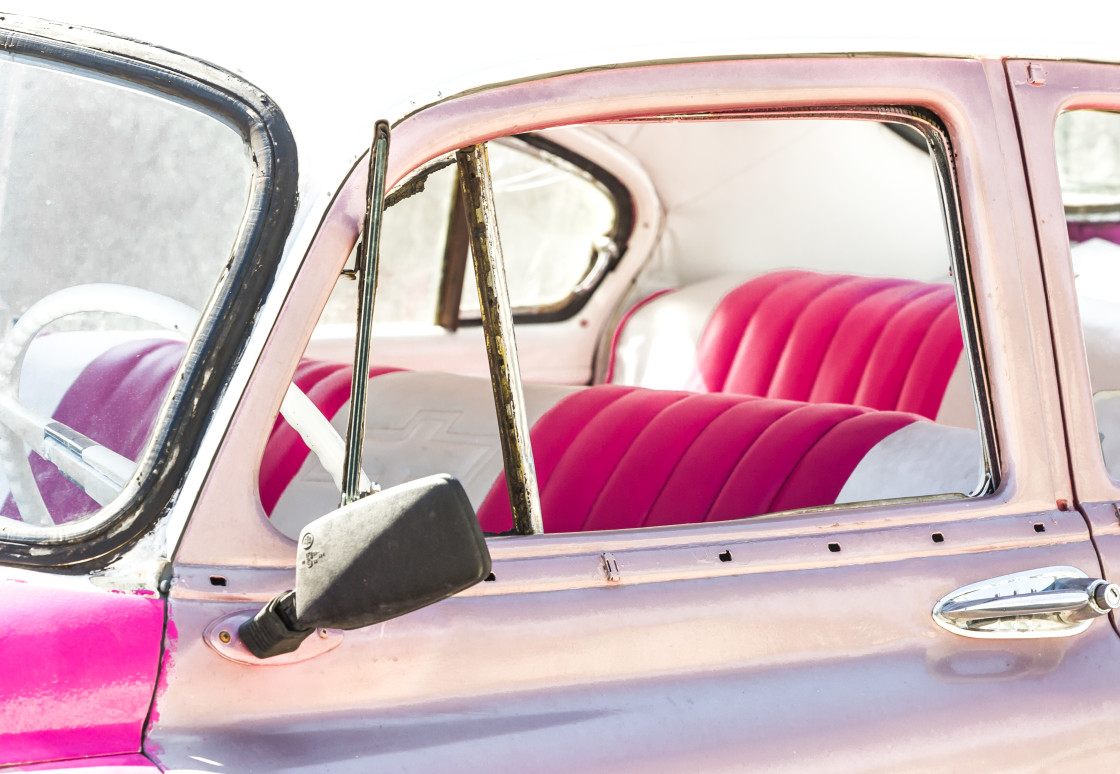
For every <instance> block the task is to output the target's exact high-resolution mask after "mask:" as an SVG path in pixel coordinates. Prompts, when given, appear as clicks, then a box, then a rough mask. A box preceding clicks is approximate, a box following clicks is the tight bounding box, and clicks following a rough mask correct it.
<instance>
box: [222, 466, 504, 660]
mask: <svg viewBox="0 0 1120 774" xmlns="http://www.w3.org/2000/svg"><path fill="white" fill-rule="evenodd" d="M489 574H490V552H489V551H488V550H487V548H486V540H485V538H483V536H482V530H481V528H480V527H479V524H478V519H477V518H476V517H475V513H474V509H473V508H471V504H470V500H468V499H467V493H466V492H465V491H463V487H462V485H461V484H460V483H459V482H458V481H457V480H456V479H454V478H451V477H450V476H446V475H439V476H430V477H428V478H422V479H418V480H416V481H412V482H410V483H407V484H402V485H401V486H396V487H393V488H392V489H386V490H385V491H384V492H380V493H378V494H373V495H369V496H367V497H363V498H362V499H360V500H357V501H356V502H353V503H351V504H350V505H347V506H345V507H343V508H339V509H338V510H336V511H333V512H331V513H328V514H327V515H326V516H323V517H321V518H318V519H316V520H315V521H313V522H311V523H310V524H308V525H307V526H306V527H304V529H303V531H302V532H300V535H299V547H298V549H297V554H296V588H295V591H286V592H284V593H283V594H280V595H279V596H277V597H275V598H273V599H272V601H270V602H269V603H268V604H267V605H266V606H265V607H264V608H263V609H262V610H261V611H260V612H259V613H257V614H256V615H255V616H254V617H253V618H251V619H249V620H248V621H245V623H243V624H242V625H241V627H240V628H239V629H238V634H239V635H240V637H241V640H242V642H244V643H245V646H246V647H247V648H248V649H249V651H250V652H251V653H252V654H253V655H254V656H256V657H257V658H262V659H263V658H270V657H272V656H279V655H280V654H282V653H290V652H292V651H294V650H295V649H296V648H298V647H299V645H300V643H301V642H303V640H304V639H305V638H306V637H307V636H308V635H309V634H311V632H313V631H314V630H315V629H316V628H319V627H323V628H328V629H359V628H361V627H363V626H371V625H372V624H375V623H380V622H381V621H386V620H388V619H390V618H395V617H397V616H399V615H404V614H405V613H409V612H412V611H413V610H417V609H419V608H421V607H425V606H427V605H430V604H432V603H433V602H438V601H440V600H441V599H446V598H447V597H449V596H451V595H452V594H455V593H457V592H459V591H462V590H463V589H465V588H468V587H470V586H473V585H474V584H476V583H478V582H479V581H481V580H482V579H483V578H485V577H486V576H487V575H489Z"/></svg>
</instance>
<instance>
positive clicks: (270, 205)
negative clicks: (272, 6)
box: [0, 15, 297, 573]
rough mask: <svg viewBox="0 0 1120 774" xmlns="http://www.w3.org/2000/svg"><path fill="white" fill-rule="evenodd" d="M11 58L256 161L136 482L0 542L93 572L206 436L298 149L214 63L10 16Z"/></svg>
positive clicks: (265, 109)
mask: <svg viewBox="0 0 1120 774" xmlns="http://www.w3.org/2000/svg"><path fill="white" fill-rule="evenodd" d="M0 29H3V30H4V32H5V49H6V51H8V52H9V53H14V54H18V55H24V56H29V57H33V58H37V59H40V60H45V61H46V62H48V63H54V64H53V66H59V67H64V68H67V67H68V68H74V69H76V70H78V71H81V72H91V73H96V74H99V75H101V76H103V77H106V78H109V79H111V80H114V81H116V82H119V83H122V84H127V85H129V86H132V87H134V88H137V89H140V90H144V91H148V92H152V93H156V94H158V95H160V96H163V97H165V98H168V99H172V100H175V101H178V102H180V103H182V104H185V105H188V106H191V107H193V108H194V109H197V110H199V111H201V112H203V113H205V114H207V115H210V116H212V117H214V118H215V119H216V120H220V121H222V122H224V123H226V124H227V125H228V126H231V127H232V128H233V129H234V130H235V131H238V132H239V133H241V135H242V136H243V138H245V142H246V144H247V146H248V150H249V151H250V154H249V155H250V157H251V162H250V164H251V165H250V171H251V174H252V176H253V177H252V182H251V184H250V191H249V198H248V201H247V213H248V214H247V215H246V217H245V219H244V220H243V221H242V223H241V226H240V228H239V231H238V235H237V238H236V241H235V242H234V244H233V245H232V247H231V251H230V256H229V257H228V262H227V265H226V268H225V270H224V272H223V273H222V275H221V276H220V277H219V279H218V283H217V286H216V288H215V289H214V291H213V292H212V294H211V297H210V300H209V302H208V303H207V305H206V307H205V309H203V310H202V317H201V320H200V322H199V326H198V328H197V330H196V332H195V334H194V336H193V337H192V339H191V340H190V342H189V343H188V345H187V349H186V352H185V354H184V358H183V365H181V366H180V368H179V370H178V372H177V374H176V380H175V384H176V388H175V389H174V390H172V391H171V392H170V393H169V394H168V395H167V396H165V398H164V400H163V402H162V405H161V408H160V411H159V414H158V416H157V419H156V423H155V429H154V431H153V434H152V436H151V437H150V438H149V440H148V442H147V444H146V446H145V449H144V451H143V453H142V455H141V457H140V460H139V463H138V469H137V472H136V473H135V474H134V475H133V476H132V478H131V479H130V482H129V485H128V486H127V487H126V489H125V490H124V491H123V492H122V493H121V495H120V496H118V497H117V498H116V499H115V500H114V502H112V503H110V504H109V505H108V506H106V507H105V508H102V509H100V510H99V511H97V512H96V513H95V514H94V515H92V516H90V517H88V518H86V519H83V520H80V521H77V522H73V523H72V524H65V525H58V526H57V527H56V528H53V529H51V531H50V534H49V535H45V536H42V537H37V536H36V537H13V538H6V539H0V564H9V565H16V566H29V567H36V568H44V569H52V570H54V571H57V572H66V573H86V572H89V571H90V570H91V569H97V568H100V567H104V566H106V565H108V564H109V563H111V562H113V561H115V560H116V559H118V558H119V557H120V556H122V555H123V554H124V553H125V552H126V551H127V550H128V549H129V547H130V546H131V545H132V544H134V543H135V542H136V541H137V540H138V539H139V538H141V537H142V536H143V535H144V534H146V533H147V532H149V531H151V530H152V528H153V527H154V526H155V524H156V522H157V521H158V520H159V519H160V518H161V516H162V515H163V514H164V513H165V512H166V511H167V509H168V507H169V505H170V504H171V503H172V501H173V499H174V497H175V495H176V492H177V491H178V490H179V489H180V487H181V486H182V481H183V477H184V475H185V474H186V471H187V469H188V467H189V465H190V464H191V462H192V457H193V454H194V452H195V450H196V449H197V448H198V446H199V443H200V442H201V439H202V437H203V434H204V433H205V431H206V429H207V425H208V423H209V422H210V418H211V414H212V411H213V409H214V407H215V406H216V405H217V404H218V401H219V400H220V398H221V396H222V393H223V392H224V390H225V388H226V385H227V384H228V380H229V374H230V372H231V368H232V366H233V365H234V364H235V363H236V362H237V361H238V359H239V357H240V353H241V351H242V349H243V347H244V343H245V340H246V338H247V335H248V333H249V331H250V330H251V328H252V325H253V323H254V319H255V317H256V314H257V311H258V310H259V309H260V307H261V304H262V303H263V299H264V297H265V295H266V294H267V292H268V291H269V289H270V287H271V285H272V282H273V277H274V275H275V270H276V266H277V265H278V263H279V261H280V257H281V252H282V249H283V246H284V244H285V241H286V239H287V235H288V232H289V230H290V228H291V226H292V223H293V219H294V215H295V205H296V201H297V193H296V168H297V161H296V149H295V141H294V139H293V137H292V134H291V131H290V129H289V127H288V125H287V122H286V120H285V119H284V116H283V114H282V113H281V112H280V110H279V108H278V107H277V106H276V105H275V104H274V103H273V102H272V100H271V99H270V98H269V97H268V96H267V95H266V94H265V93H264V92H262V91H260V90H259V89H257V88H256V87H254V86H252V85H251V84H249V83H248V82H247V81H245V80H243V79H242V78H240V77H238V76H236V75H234V74H232V73H230V72H229V71H226V70H224V69H221V68H219V67H216V66H214V65H210V64H208V63H204V62H201V61H199V60H196V59H192V58H190V57H187V56H184V55H181V54H177V53H175V52H172V51H169V50H166V49H162V48H157V47H155V46H151V45H148V44H144V43H140V42H137V41H134V40H129V39H126V38H120V37H116V36H113V35H111V34H108V33H104V32H99V31H92V30H87V29H83V28H79V27H73V26H70V25H62V24H55V23H52V22H46V21H42V20H38V19H31V18H24V17H18V16H12V15H5V16H2V17H0Z"/></svg>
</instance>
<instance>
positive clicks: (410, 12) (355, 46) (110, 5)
mask: <svg viewBox="0 0 1120 774" xmlns="http://www.w3.org/2000/svg"><path fill="white" fill-rule="evenodd" d="M4 5H5V9H6V10H7V11H8V12H11V13H21V14H26V15H29V16H38V17H43V18H48V19H52V20H56V21H63V22H67V23H70V24H78V25H83V26H88V27H94V28H98V29H106V30H111V31H113V32H115V33H117V34H121V35H125V36H128V37H133V38H137V39H140V40H146V41H150V42H153V43H157V44H159V45H162V46H165V47H168V48H171V49H174V50H177V51H181V52H183V53H186V54H190V55H192V56H197V57H200V58H203V59H207V60H209V61H212V62H215V63H216V64H219V65H221V66H223V67H226V68H228V69H231V70H234V71H235V72H239V73H241V74H242V75H244V76H245V77H246V78H248V80H250V81H252V82H253V83H254V84H256V85H257V86H259V87H261V88H263V89H264V90H265V91H266V92H268V93H269V94H270V96H271V97H272V98H273V99H274V100H275V101H276V102H277V103H278V104H279V105H280V106H281V108H282V109H283V110H284V113H285V115H286V116H287V117H288V120H289V122H290V123H291V125H292V129H293V132H294V133H295V136H296V140H297V143H298V144H299V153H300V166H301V171H302V172H303V175H302V178H303V185H302V188H303V193H304V200H305V201H309V200H314V199H316V198H318V197H320V196H321V195H322V194H323V193H325V192H326V191H327V190H329V189H330V188H332V187H333V186H334V185H337V183H338V178H339V177H340V175H341V172H342V170H344V169H345V167H346V166H347V165H348V164H349V162H350V161H352V160H353V158H354V157H355V155H356V154H357V153H358V152H359V151H360V150H361V149H362V148H363V147H364V146H365V145H366V144H367V143H368V141H369V137H368V135H369V134H370V127H372V126H373V123H374V121H375V120H376V119H377V118H395V117H396V116H398V115H401V114H402V113H403V112H407V111H408V109H409V106H410V105H412V106H418V105H422V104H424V103H426V102H429V101H432V100H436V99H439V98H440V96H447V95H449V94H453V93H456V92H457V91H461V90H462V89H464V88H466V87H468V86H475V85H481V84H485V83H491V82H497V81H502V80H508V79H511V78H514V77H517V76H525V75H528V74H533V73H547V72H556V71H559V70H564V69H570V68H574V67H587V66H594V65H602V64H610V63H615V62H640V61H649V60H651V59H666V58H675V57H689V56H715V55H733V54H781V53H813V52H821V53H824V52H857V51H858V52H883V51H897V52H901V51H909V52H922V53H939V54H948V55H966V56H974V55H992V56H999V55H1014V56H1037V57H1043V56H1045V57H1051V58H1061V57H1065V58H1079V59H1102V60H1120V36H1118V35H1117V34H1116V30H1117V29H1120V3H1116V2H1115V0H1103V1H1099V2H1069V3H1066V4H1063V5H1062V6H1061V11H1060V12H1058V11H1056V8H1057V6H1055V5H1054V4H1053V3H1050V2H1041V1H1040V0H1029V1H1028V0H1024V1H1023V2H1016V3H998V4H997V3H976V2H974V0H952V1H950V2H940V3H937V4H935V5H927V4H922V3H916V2H913V1H911V2H892V3H886V2H872V3H868V2H864V3H835V2H821V1H820V0H811V1H810V2H801V3H789V4H785V7H784V8H777V7H774V6H776V5H777V4H765V5H763V4H749V5H748V4H743V5H742V6H739V7H737V8H736V10H730V9H731V8H733V7H734V6H731V5H729V4H727V3H726V2H718V1H717V2H713V1H712V0H697V1H696V2H691V3H688V4H687V5H686V6H682V5H680V4H679V3H672V4H670V3H667V2H664V0H658V1H657V2H652V3H645V4H643V5H642V6H641V9H640V11H639V10H636V9H635V7H634V6H632V5H629V4H626V5H624V4H611V3H603V2H602V0H571V1H570V2H566V3H563V4H553V5H538V6H535V8H536V11H535V12H534V13H531V14H530V13H527V12H526V8H527V7H529V6H526V5H525V4H524V3H522V2H514V1H513V0H500V1H499V2H494V1H493V0H484V1H483V2H478V3H471V2H455V3H452V2H448V0H432V1H431V2H424V3H416V2H398V3H376V4H363V5H359V4H354V3H346V4H343V3H340V2H336V1H335V0H327V1H326V2H320V3H315V4H310V5H306V6H299V5H296V4H294V3H293V4H268V5H265V6H262V5H260V4H256V3H254V4H248V3H230V2H228V0H223V1H222V2H217V1H216V0H199V1H198V2H193V3H190V4H188V5H175V6H168V5H165V4H158V3H151V2H150V1H148V0H145V1H144V2H141V1H140V0H111V1H110V2H101V3H90V2H88V0H8V2H6V3H4ZM262 7H263V8H266V9H267V11H266V12H265V13H264V14H262V13H260V9H261V8H262ZM685 8H687V11H685V10H682V9H685ZM170 9H174V10H170ZM472 9H477V10H478V14H477V15H476V16H475V17H473V18H474V22H473V24H471V25H470V26H468V25H467V24H464V23H463V21H462V20H469V19H471V18H472V17H471V14H470V11H471V10H472ZM472 27H473V29H472ZM472 36H473V37H472ZM379 67H380V68H382V69H383V70H384V73H383V74H378V73H377V72H376V69H375V68H379ZM464 73H468V74H469V75H467V76H464V75H463V74H464ZM450 81H453V82H451V83H449V82H450ZM435 84H444V87H443V88H442V89H440V88H433V85H435Z"/></svg>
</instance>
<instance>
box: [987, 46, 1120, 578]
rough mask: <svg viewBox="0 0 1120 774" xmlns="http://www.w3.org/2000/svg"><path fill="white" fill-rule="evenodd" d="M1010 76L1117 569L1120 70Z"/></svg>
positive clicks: (1068, 416)
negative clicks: (1111, 274)
mask: <svg viewBox="0 0 1120 774" xmlns="http://www.w3.org/2000/svg"><path fill="white" fill-rule="evenodd" d="M1007 72H1008V77H1009V79H1010V82H1011V86H1012V91H1013V94H1014V98H1015V110H1016V113H1017V114H1018V116H1019V121H1020V125H1021V127H1022V129H1021V131H1022V134H1023V152H1024V157H1025V159H1026V165H1027V172H1028V175H1029V179H1030V186H1031V197H1032V201H1033V202H1034V209H1035V217H1036V219H1037V222H1038V238H1039V244H1040V247H1041V252H1042V262H1043V268H1044V271H1045V275H1046V285H1047V295H1048V297H1049V299H1050V315H1051V325H1052V326H1053V329H1054V338H1055V351H1056V356H1057V363H1058V375H1059V378H1060V380H1061V385H1062V405H1063V409H1064V413H1065V421H1066V427H1067V433H1068V444H1069V449H1070V466H1071V468H1072V471H1073V484H1074V488H1075V491H1076V495H1077V502H1078V505H1079V507H1080V508H1081V510H1082V511H1083V512H1084V513H1085V517H1086V519H1087V521H1088V523H1089V525H1090V527H1091V529H1092V532H1093V539H1094V541H1095V543H1096V545H1097V548H1098V550H1099V551H1100V555H1101V561H1102V563H1103V564H1104V567H1105V568H1106V571H1110V568H1115V567H1116V563H1117V561H1120V543H1118V542H1117V531H1118V529H1120V526H1118V525H1120V518H1118V515H1117V514H1118V511H1117V510H1116V503H1117V501H1118V500H1120V489H1118V488H1117V484H1116V481H1117V472H1116V468H1115V458H1114V456H1112V455H1110V454H1109V452H1110V451H1111V446H1112V443H1113V440H1114V438H1115V437H1116V433H1115V432H1114V430H1113V424H1112V421H1111V416H1112V412H1111V411H1110V409H1111V407H1112V400H1111V398H1112V391H1114V390H1115V389H1116V387H1117V383H1118V380H1117V379H1116V374H1115V365H1116V363H1117V362H1120V360H1118V359H1117V357H1116V352H1115V348H1114V346H1113V345H1112V341H1111V338H1112V337H1111V336H1110V333H1109V332H1110V329H1111V326H1112V325H1113V324H1114V320H1115V317H1114V315H1113V312H1114V309H1113V306H1112V300H1113V299H1114V298H1115V295H1114V290H1115V283H1112V282H1109V281H1108V280H1107V279H1106V278H1105V276H1107V275H1103V276H1102V274H1101V272H1102V271H1103V270H1107V261H1108V260H1109V258H1110V257H1111V247H1112V245H1113V244H1114V243H1115V242H1114V240H1115V238H1116V237H1115V234H1114V231H1115V227H1114V223H1115V221H1116V217H1115V212H1114V210H1115V201H1114V197H1110V196H1109V195H1108V193H1109V191H1110V188H1109V186H1110V184H1111V185H1114V183H1112V181H1114V180H1115V169H1114V167H1112V166H1110V156H1109V152H1108V151H1109V143H1114V142H1115V141H1114V139H1113V138H1114V136H1115V132H1116V120H1117V119H1116V111H1117V110H1118V109H1120V76H1118V74H1117V68H1116V67H1115V66H1113V65H1107V64H1089V63H1075V62H1050V61H1044V60H1039V61H1031V60H1010V61H1008V63H1007ZM1086 120H1087V121H1090V122H1095V123H1089V124H1084V123H1083V122H1084V121H1086ZM1063 129H1064V130H1065V132H1064V133H1063ZM1059 140H1065V142H1062V143H1059ZM1059 162H1060V163H1061V172H1060V173H1059ZM1087 175H1088V177H1087ZM1087 194H1089V195H1092V194H1095V199H1094V200H1093V201H1091V202H1090V201H1088V200H1087V199H1086V198H1085V197H1086V195H1087ZM1079 196H1080V198H1079ZM1067 202H1068V204H1067ZM1110 456H1112V459H1109V464H1106V459H1107V458H1108V457H1110ZM1111 571H1113V572H1114V571H1115V570H1111Z"/></svg>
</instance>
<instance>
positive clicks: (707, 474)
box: [478, 385, 919, 532]
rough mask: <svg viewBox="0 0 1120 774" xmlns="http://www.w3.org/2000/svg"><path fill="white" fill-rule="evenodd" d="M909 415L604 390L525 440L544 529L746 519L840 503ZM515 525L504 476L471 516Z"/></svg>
mask: <svg viewBox="0 0 1120 774" xmlns="http://www.w3.org/2000/svg"><path fill="white" fill-rule="evenodd" d="M917 420H919V417H917V416H915V415H913V414H905V413H901V412H883V411H872V410H870V409H867V408H863V407H858V406H851V405H837V404H810V403H803V402H798V401H787V400H774V399H767V398H755V397H751V396H742V395H732V394H697V393H691V392H670V391H661V390H647V389H643V388H640V387H625V386H620V385H602V386H597V387H591V388H588V389H586V390H582V391H580V392H577V393H574V394H572V395H569V396H568V397H566V398H564V399H563V400H561V401H560V403H558V404H557V405H556V406H554V407H553V408H552V409H551V410H550V411H549V412H547V413H546V414H545V415H544V416H542V417H541V419H540V420H539V421H538V422H537V423H536V425H535V426H534V427H533V429H532V431H531V433H530V436H531V439H532V444H533V454H534V457H535V458H536V460H537V479H538V483H539V486H540V491H541V510H542V515H543V518H544V526H545V531H546V532H577V531H586V530H602V529H626V528H633V527H643V526H657V525H666V524H693V523H699V522H705V521H725V520H729V519H741V518H746V517H749V516H755V515H758V514H762V513H772V512H774V511H778V510H790V509H795V508H808V507H812V506H816V505H827V504H831V503H833V502H835V500H836V497H837V496H838V495H839V494H840V490H841V488H842V487H843V486H844V483H845V482H846V481H847V480H848V477H849V476H850V475H851V473H852V471H853V470H854V469H855V467H856V465H857V464H858V463H859V461H860V460H861V459H862V458H863V457H864V455H865V454H866V453H867V452H868V451H869V450H870V449H871V447H872V446H874V445H875V444H877V443H878V442H879V441H881V440H882V439H884V438H885V437H887V436H888V435H890V434H891V433H893V432H895V431H896V430H899V429H901V428H902V427H905V426H906V425H909V424H910V423H912V422H914V421H917ZM478 516H479V521H480V522H481V524H482V528H483V529H484V530H486V531H488V532H504V531H507V530H509V529H510V528H511V526H512V516H511V513H510V506H509V498H508V496H507V493H506V487H505V477H504V476H499V477H498V480H497V481H495V483H494V485H493V487H492V488H491V489H490V492H489V493H488V494H487V496H486V499H485V500H484V501H483V503H482V505H481V507H480V508H479V511H478Z"/></svg>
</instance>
